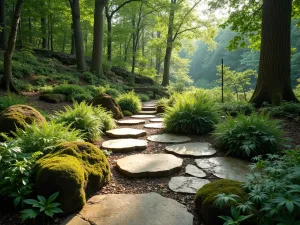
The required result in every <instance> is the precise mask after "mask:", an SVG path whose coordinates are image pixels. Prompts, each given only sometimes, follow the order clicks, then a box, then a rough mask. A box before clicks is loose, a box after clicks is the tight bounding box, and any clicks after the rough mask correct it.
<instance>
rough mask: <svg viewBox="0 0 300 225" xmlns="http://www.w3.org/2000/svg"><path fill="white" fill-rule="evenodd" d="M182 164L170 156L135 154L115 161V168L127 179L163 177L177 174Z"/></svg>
mask: <svg viewBox="0 0 300 225" xmlns="http://www.w3.org/2000/svg"><path fill="white" fill-rule="evenodd" d="M182 162H183V160H182V159H180V158H178V157H176V156H173V155H170V154H137V155H131V156H127V157H125V158H122V159H119V160H117V168H118V169H119V170H120V172H121V173H123V174H124V175H126V176H128V177H135V178H136V177H165V176H169V175H171V174H173V173H176V172H179V171H180V169H181V166H182Z"/></svg>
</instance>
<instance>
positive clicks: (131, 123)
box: [117, 120, 146, 125]
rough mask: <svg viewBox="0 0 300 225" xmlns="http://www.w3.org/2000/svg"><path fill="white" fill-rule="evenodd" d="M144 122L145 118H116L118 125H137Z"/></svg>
mask: <svg viewBox="0 0 300 225" xmlns="http://www.w3.org/2000/svg"><path fill="white" fill-rule="evenodd" d="M144 123H146V121H145V120H118V121H117V124H119V125H138V124H144Z"/></svg>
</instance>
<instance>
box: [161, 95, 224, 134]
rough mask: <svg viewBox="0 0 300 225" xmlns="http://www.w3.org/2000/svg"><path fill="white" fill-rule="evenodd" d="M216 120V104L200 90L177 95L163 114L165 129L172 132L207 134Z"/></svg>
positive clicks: (217, 117) (217, 114)
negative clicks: (172, 103)
mask: <svg viewBox="0 0 300 225" xmlns="http://www.w3.org/2000/svg"><path fill="white" fill-rule="evenodd" d="M218 120H219V113H218V109H217V107H216V104H215V103H214V102H213V101H212V100H210V98H208V97H207V96H206V95H205V94H204V93H200V92H196V93H194V92H188V93H184V94H181V95H177V99H176V101H175V102H174V105H173V106H171V107H167V108H166V112H165V116H164V124H165V126H166V128H165V130H166V131H167V132H172V133H191V134H207V133H210V132H211V131H213V129H214V125H215V124H216V123H217V122H218Z"/></svg>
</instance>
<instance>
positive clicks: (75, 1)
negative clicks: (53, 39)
mask: <svg viewBox="0 0 300 225" xmlns="http://www.w3.org/2000/svg"><path fill="white" fill-rule="evenodd" d="M69 1H70V5H71V11H72V22H73V32H74V42H75V53H76V62H77V70H78V71H84V70H85V57H84V47H83V38H82V30H81V24H80V5H79V0H69Z"/></svg>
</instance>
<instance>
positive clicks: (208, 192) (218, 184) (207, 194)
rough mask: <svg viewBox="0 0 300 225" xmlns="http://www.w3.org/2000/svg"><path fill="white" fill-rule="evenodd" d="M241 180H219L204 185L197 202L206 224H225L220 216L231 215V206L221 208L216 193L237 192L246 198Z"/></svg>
mask: <svg viewBox="0 0 300 225" xmlns="http://www.w3.org/2000/svg"><path fill="white" fill-rule="evenodd" d="M241 184H242V183H241V182H238V181H234V180H228V179H223V180H218V181H215V182H212V183H209V184H206V185H204V186H203V187H202V188H200V189H199V190H198V192H197V194H196V198H195V204H196V209H197V211H198V213H199V214H200V217H201V219H202V220H203V222H204V224H205V225H223V224H224V220H222V219H221V218H219V217H218V216H231V213H230V206H231V205H227V206H225V207H223V208H222V209H220V207H218V206H216V205H215V201H216V195H218V194H222V193H226V194H235V195H238V196H240V197H241V199H242V200H246V193H245V192H244V191H243V189H242V188H241Z"/></svg>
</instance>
